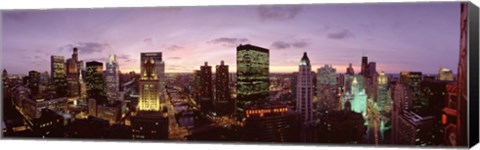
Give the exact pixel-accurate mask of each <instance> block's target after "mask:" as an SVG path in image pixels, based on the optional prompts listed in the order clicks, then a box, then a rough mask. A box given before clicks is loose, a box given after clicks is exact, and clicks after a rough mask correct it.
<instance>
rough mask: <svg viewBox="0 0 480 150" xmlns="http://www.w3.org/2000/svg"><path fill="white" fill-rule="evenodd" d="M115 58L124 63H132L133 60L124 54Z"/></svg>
mask: <svg viewBox="0 0 480 150" xmlns="http://www.w3.org/2000/svg"><path fill="white" fill-rule="evenodd" d="M117 58H118V59H119V60H123V61H125V62H131V61H133V60H132V59H131V58H130V55H125V54H122V55H119V56H117Z"/></svg>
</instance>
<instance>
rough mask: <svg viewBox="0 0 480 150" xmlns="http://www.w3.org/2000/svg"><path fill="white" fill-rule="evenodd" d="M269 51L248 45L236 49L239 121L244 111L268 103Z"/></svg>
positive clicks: (237, 111)
mask: <svg viewBox="0 0 480 150" xmlns="http://www.w3.org/2000/svg"><path fill="white" fill-rule="evenodd" d="M269 63H270V61H269V50H268V49H265V48H261V47H258V46H253V45H250V44H246V45H239V46H238V47H237V105H236V106H237V108H236V109H237V110H236V113H237V114H239V115H240V119H241V118H244V116H243V115H244V114H245V109H247V108H249V107H250V106H251V105H255V104H256V103H258V102H266V101H269V85H270V83H269Z"/></svg>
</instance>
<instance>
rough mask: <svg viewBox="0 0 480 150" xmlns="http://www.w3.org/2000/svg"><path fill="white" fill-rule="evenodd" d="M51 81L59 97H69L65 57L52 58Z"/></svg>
mask: <svg viewBox="0 0 480 150" xmlns="http://www.w3.org/2000/svg"><path fill="white" fill-rule="evenodd" d="M50 65H51V70H50V73H51V79H52V80H53V84H54V87H55V93H56V94H57V95H58V96H67V76H66V67H65V58H64V57H63V56H54V55H52V56H51V63H50Z"/></svg>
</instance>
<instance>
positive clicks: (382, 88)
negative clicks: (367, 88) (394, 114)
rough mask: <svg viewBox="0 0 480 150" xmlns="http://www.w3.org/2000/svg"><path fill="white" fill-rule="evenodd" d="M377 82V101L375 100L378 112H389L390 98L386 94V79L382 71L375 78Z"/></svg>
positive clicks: (387, 93)
mask: <svg viewBox="0 0 480 150" xmlns="http://www.w3.org/2000/svg"><path fill="white" fill-rule="evenodd" d="M377 82H378V86H377V89H378V100H377V105H378V108H379V109H380V111H384V110H389V109H390V108H391V106H390V103H391V102H390V101H389V100H390V99H389V98H388V97H389V96H390V94H389V92H388V77H387V75H385V73H384V72H383V71H382V72H380V75H379V76H378V77H377Z"/></svg>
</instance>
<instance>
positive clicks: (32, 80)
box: [28, 70, 40, 96]
mask: <svg viewBox="0 0 480 150" xmlns="http://www.w3.org/2000/svg"><path fill="white" fill-rule="evenodd" d="M39 86H40V72H37V71H34V70H32V71H29V72H28V88H29V89H30V91H31V94H32V96H36V95H38V94H40V89H39Z"/></svg>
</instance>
